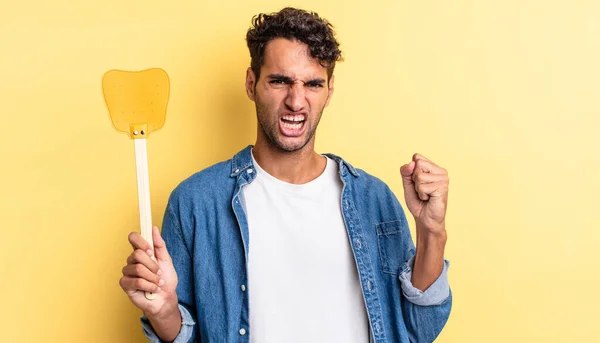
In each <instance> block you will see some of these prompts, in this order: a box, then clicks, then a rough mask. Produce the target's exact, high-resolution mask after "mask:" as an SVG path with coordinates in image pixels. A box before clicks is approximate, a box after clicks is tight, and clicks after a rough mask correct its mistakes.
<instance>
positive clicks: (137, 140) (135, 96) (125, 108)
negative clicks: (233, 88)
mask: <svg viewBox="0 0 600 343" xmlns="http://www.w3.org/2000/svg"><path fill="white" fill-rule="evenodd" d="M102 91H103V92H104V100H105V101H106V106H107V107H108V112H109V114H110V119H111V120H112V124H113V127H114V128H115V129H116V130H117V131H119V132H123V133H126V134H127V135H129V138H131V139H133V142H134V146H135V166H136V170H137V186H138V201H139V207H140V225H141V232H142V237H143V238H144V239H145V240H146V241H148V243H150V247H151V249H152V251H154V243H153V242H152V212H151V206H150V183H149V180H148V155H147V153H146V139H147V138H148V137H149V136H150V134H151V133H152V132H154V131H156V130H158V129H160V128H161V127H162V126H163V125H164V123H165V117H166V115H167V103H168V102H169V91H170V83H169V76H168V75H167V73H166V72H165V71H164V70H162V69H160V68H152V69H146V70H142V71H124V70H109V71H107V72H106V73H105V74H104V76H103V77H102ZM152 258H154V256H153V257H152ZM145 295H146V298H147V299H150V300H151V299H154V298H155V297H156V294H154V293H149V292H146V293H145Z"/></svg>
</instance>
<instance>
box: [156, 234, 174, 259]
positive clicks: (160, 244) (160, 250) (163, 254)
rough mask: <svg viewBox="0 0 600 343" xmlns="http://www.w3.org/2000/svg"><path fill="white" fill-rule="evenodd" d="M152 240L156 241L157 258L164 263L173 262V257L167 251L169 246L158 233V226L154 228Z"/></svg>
mask: <svg viewBox="0 0 600 343" xmlns="http://www.w3.org/2000/svg"><path fill="white" fill-rule="evenodd" d="M152 239H153V240H154V254H155V255H156V258H157V259H159V260H163V261H171V256H170V255H169V252H168V251H167V244H166V243H165V241H164V240H163V238H162V236H161V235H160V231H158V226H154V227H152Z"/></svg>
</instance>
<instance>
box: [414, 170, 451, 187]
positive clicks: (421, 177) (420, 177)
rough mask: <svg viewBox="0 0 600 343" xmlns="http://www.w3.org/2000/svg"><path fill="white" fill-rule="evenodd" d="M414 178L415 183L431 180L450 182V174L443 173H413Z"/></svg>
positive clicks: (429, 181)
mask: <svg viewBox="0 0 600 343" xmlns="http://www.w3.org/2000/svg"><path fill="white" fill-rule="evenodd" d="M412 180H413V182H414V183H415V185H418V184H421V183H431V182H444V181H445V182H448V176H447V175H442V174H431V173H423V172H418V173H413V175H412Z"/></svg>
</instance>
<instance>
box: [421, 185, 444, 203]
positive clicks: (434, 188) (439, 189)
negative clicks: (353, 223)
mask: <svg viewBox="0 0 600 343" xmlns="http://www.w3.org/2000/svg"><path fill="white" fill-rule="evenodd" d="M416 190H417V194H419V199H421V200H423V201H426V200H429V198H439V197H442V196H443V195H444V194H446V193H447V192H448V184H447V183H445V182H443V181H440V182H430V183H421V184H418V185H417V186H416Z"/></svg>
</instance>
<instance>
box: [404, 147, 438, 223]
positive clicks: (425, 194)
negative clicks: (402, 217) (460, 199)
mask: <svg viewBox="0 0 600 343" xmlns="http://www.w3.org/2000/svg"><path fill="white" fill-rule="evenodd" d="M400 174H401V175H402V183H403V185H404V199H405V200H406V206H407V207H408V210H409V211H410V213H411V214H412V215H413V216H414V218H415V222H416V224H417V227H418V228H422V229H426V230H427V231H428V232H432V233H439V232H443V231H444V230H445V218H446V207H447V206H448V183H449V179H448V172H447V171H446V170H445V169H444V168H442V167H440V166H438V165H436V164H435V163H433V162H431V161H430V160H428V159H427V158H425V157H424V156H421V155H419V154H414V155H413V158H412V161H411V162H410V163H408V164H405V165H403V166H402V167H401V168H400Z"/></svg>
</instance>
